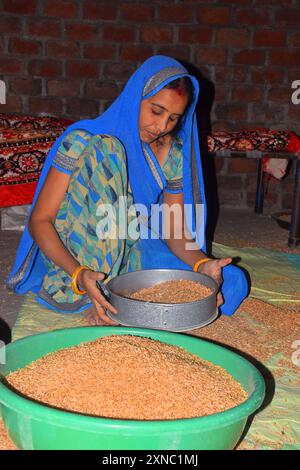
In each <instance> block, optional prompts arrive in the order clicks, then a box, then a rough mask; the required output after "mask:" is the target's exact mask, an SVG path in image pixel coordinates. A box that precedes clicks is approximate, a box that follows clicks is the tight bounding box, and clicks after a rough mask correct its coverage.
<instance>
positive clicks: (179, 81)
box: [164, 77, 194, 104]
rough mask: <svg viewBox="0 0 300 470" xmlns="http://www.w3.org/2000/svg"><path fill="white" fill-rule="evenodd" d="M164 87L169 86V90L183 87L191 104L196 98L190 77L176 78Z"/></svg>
mask: <svg viewBox="0 0 300 470" xmlns="http://www.w3.org/2000/svg"><path fill="white" fill-rule="evenodd" d="M164 88H167V89H169V90H176V89H179V88H183V91H184V93H185V94H186V96H187V97H188V104H190V103H191V102H192V101H193V99H194V87H193V84H192V82H191V80H190V79H189V78H188V77H180V78H176V80H173V81H172V82H169V83H168V84H167V85H166V86H165V87H164Z"/></svg>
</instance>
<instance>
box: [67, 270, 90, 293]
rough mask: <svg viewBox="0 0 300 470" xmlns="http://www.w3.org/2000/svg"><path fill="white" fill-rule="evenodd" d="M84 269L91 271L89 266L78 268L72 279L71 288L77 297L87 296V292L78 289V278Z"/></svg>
mask: <svg viewBox="0 0 300 470" xmlns="http://www.w3.org/2000/svg"><path fill="white" fill-rule="evenodd" d="M84 269H90V268H89V267H88V266H78V268H76V269H75V271H74V272H73V274H72V277H71V279H72V280H71V287H72V289H73V292H74V293H75V294H77V295H84V294H86V290H80V289H78V285H77V277H78V274H79V273H80V271H83V270H84Z"/></svg>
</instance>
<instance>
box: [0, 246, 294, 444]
mask: <svg viewBox="0 0 300 470" xmlns="http://www.w3.org/2000/svg"><path fill="white" fill-rule="evenodd" d="M214 254H215V255H216V256H236V257H240V258H241V262H240V265H241V266H242V267H244V268H246V269H247V270H248V271H249V273H250V275H251V279H252V289H251V294H250V297H249V298H248V299H246V300H245V301H244V302H243V304H242V305H241V306H240V308H239V309H238V311H237V312H236V313H235V315H234V316H232V317H226V316H221V317H219V318H218V319H217V320H216V321H215V322H213V323H212V324H210V325H208V326H207V327H205V328H203V329H198V330H193V331H191V332H190V333H189V334H191V335H196V336H199V337H201V338H204V339H208V340H210V341H213V342H216V343H218V344H221V345H223V346H226V347H229V348H231V349H233V350H235V351H236V352H238V353H239V354H241V355H243V356H244V357H246V358H247V359H248V360H250V361H251V362H252V363H254V364H255V365H256V367H257V368H258V369H259V370H260V371H261V373H262V374H263V376H264V378H265V382H266V389H267V392H266V397H265V400H264V403H263V405H262V406H261V408H260V410H259V411H258V412H257V413H256V414H255V416H254V417H253V419H252V420H251V421H249V422H248V424H247V427H246V429H245V432H244V434H243V437H242V440H241V442H240V443H239V445H238V446H237V449H247V450H253V449H269V450H275V449H282V450H290V449H300V395H299V386H300V377H299V372H300V316H299V313H300V293H299V290H297V289H299V285H300V255H292V254H288V253H279V252H274V251H271V250H265V249H259V248H244V249H243V248H241V249H235V250H233V249H232V248H231V247H230V248H229V247H225V246H223V245H217V244H215V245H214ZM84 325H87V323H86V320H85V318H84V317H83V316H82V315H62V314H57V313H53V312H50V311H49V310H48V309H46V308H43V307H41V306H40V305H38V304H37V303H35V301H34V297H33V295H26V296H25V297H24V302H23V304H22V307H21V309H20V313H19V317H18V320H17V323H16V326H15V328H14V330H13V340H14V341H15V340H17V339H19V338H22V337H24V336H28V335H32V334H36V333H40V332H43V331H51V330H54V329H61V328H68V327H76V326H84ZM100 328H101V327H100ZM9 446H13V444H12V443H11V441H10V440H9V439H8V437H7V435H6V433H5V431H4V430H3V428H2V429H1V426H0V449H7V448H9Z"/></svg>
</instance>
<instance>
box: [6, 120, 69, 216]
mask: <svg viewBox="0 0 300 470" xmlns="http://www.w3.org/2000/svg"><path fill="white" fill-rule="evenodd" d="M71 122H72V121H70V120H67V119H59V118H55V117H49V116H44V117H33V116H18V115H11V116H9V115H6V114H0V206H1V207H8V206H15V205H22V204H30V203H31V202H32V199H33V195H34V192H35V188H36V185H37V181H38V179H39V176H40V173H41V170H42V168H43V165H44V161H45V158H46V156H47V154H48V152H49V150H50V148H51V147H52V145H53V143H54V142H55V140H56V139H57V138H58V137H59V136H60V134H61V133H62V132H63V131H64V130H65V129H66V127H67V126H68V125H70V124H71Z"/></svg>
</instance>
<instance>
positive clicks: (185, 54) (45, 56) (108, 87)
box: [0, 0, 300, 210]
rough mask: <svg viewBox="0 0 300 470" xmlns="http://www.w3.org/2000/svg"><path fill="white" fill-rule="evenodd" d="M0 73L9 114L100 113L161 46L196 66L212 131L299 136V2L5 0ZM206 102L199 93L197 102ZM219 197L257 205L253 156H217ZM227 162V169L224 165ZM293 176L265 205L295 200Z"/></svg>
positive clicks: (0, 3) (0, 2)
mask: <svg viewBox="0 0 300 470" xmlns="http://www.w3.org/2000/svg"><path fill="white" fill-rule="evenodd" d="M0 11H1V16H0V32H1V36H0V57H1V60H0V79H2V80H4V81H5V84H6V88H7V103H6V104H5V105H0V110H1V111H3V112H8V113H15V112H18V113H19V112H20V113H30V114H41V113H44V114H46V113H47V114H53V115H64V116H68V117H71V118H74V119H79V118H84V117H94V116H96V115H98V114H99V113H101V112H102V111H103V110H104V109H105V108H106V107H107V106H108V105H109V103H111V102H112V101H113V100H114V98H115V97H116V96H117V95H118V94H119V92H120V91H121V90H122V87H123V85H124V83H125V81H126V80H127V78H128V77H129V76H130V75H131V73H132V72H133V71H134V70H135V68H136V67H137V66H138V65H139V64H140V63H141V62H142V61H143V60H145V59H146V58H147V57H149V56H151V55H152V54H157V53H163V54H167V55H170V56H173V57H175V58H178V59H180V60H183V61H187V62H189V63H192V64H193V65H194V66H195V67H196V69H197V70H198V71H199V73H200V74H201V77H202V81H203V84H204V85H206V87H205V86H203V87H202V90H203V93H202V97H201V99H202V103H203V104H204V105H207V107H208V106H209V104H208V102H207V101H209V100H207V96H206V91H207V93H210V94H211V95H212V96H213V95H214V101H213V105H212V108H211V113H210V121H211V122H210V123H209V124H208V123H207V121H206V122H204V121H203V126H202V128H204V129H205V128H206V127H207V126H210V124H212V129H213V130H219V129H228V130H237V129H240V128H248V129H251V128H254V127H257V126H260V127H261V126H265V127H272V128H275V129H285V128H289V129H291V130H293V131H295V132H298V133H299V134H300V119H299V118H300V105H295V104H293V103H292V101H291V94H292V89H291V84H292V82H293V81H294V80H300V19H299V18H300V1H299V0H219V1H218V0H211V1H201V0H195V1H193V0H159V1H156V0H149V1H119V0H114V1H101V0H60V1H53V0H0ZM200 109H201V100H200ZM216 165H217V169H219V172H218V181H219V197H220V202H221V203H222V204H227V205H239V206H247V205H249V206H251V207H252V206H253V200H254V192H255V171H256V168H255V165H256V164H255V162H251V164H250V168H249V167H248V166H247V165H249V164H248V163H247V164H246V162H243V161H237V162H231V161H225V162H224V163H223V166H222V163H221V162H219V163H218V162H216ZM221 166H222V168H221ZM292 173H293V168H292V169H291V173H290V175H289V176H288V178H287V180H286V181H284V182H279V183H278V182H276V181H274V182H272V184H271V188H270V192H269V195H268V196H267V198H266V207H267V208H270V210H274V209H280V208H282V207H284V208H286V207H287V206H290V200H291V197H290V196H291V191H292V182H291V181H292V180H291V178H292V176H293V175H292Z"/></svg>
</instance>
